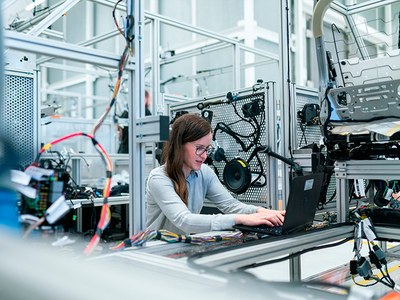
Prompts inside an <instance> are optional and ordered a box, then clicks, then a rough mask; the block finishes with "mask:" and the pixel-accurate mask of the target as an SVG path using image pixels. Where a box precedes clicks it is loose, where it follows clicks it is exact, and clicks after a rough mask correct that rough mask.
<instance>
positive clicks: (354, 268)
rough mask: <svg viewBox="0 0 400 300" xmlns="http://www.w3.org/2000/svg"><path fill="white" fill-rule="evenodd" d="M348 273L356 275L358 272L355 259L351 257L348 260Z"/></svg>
mask: <svg viewBox="0 0 400 300" xmlns="http://www.w3.org/2000/svg"><path fill="white" fill-rule="evenodd" d="M350 274H351V275H357V274H358V272H357V261H356V260H354V259H352V260H351V261H350Z"/></svg>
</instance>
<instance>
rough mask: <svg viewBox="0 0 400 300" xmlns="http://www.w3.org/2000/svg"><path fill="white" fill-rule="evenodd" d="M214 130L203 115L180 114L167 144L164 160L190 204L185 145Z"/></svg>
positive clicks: (174, 181)
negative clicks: (184, 159) (184, 164)
mask: <svg viewBox="0 0 400 300" xmlns="http://www.w3.org/2000/svg"><path fill="white" fill-rule="evenodd" d="M211 131H212V128H211V125H210V124H209V123H208V122H207V121H206V120H205V119H204V118H202V117H201V116H199V115H195V114H193V113H189V114H184V115H182V116H180V117H179V118H178V119H176V121H175V122H174V123H173V124H172V130H171V132H170V136H169V141H168V142H167V143H166V144H165V146H164V150H163V155H162V161H163V163H166V171H167V175H168V177H169V178H171V180H172V182H173V183H174V188H175V191H176V193H177V194H178V195H179V196H180V197H181V199H182V201H183V202H184V203H185V204H186V206H187V205H188V189H187V186H186V179H185V175H184V174H183V169H182V168H183V145H184V144H186V143H188V142H193V141H196V140H198V139H201V138H202V137H204V136H206V135H207V134H209V133H210V132H211Z"/></svg>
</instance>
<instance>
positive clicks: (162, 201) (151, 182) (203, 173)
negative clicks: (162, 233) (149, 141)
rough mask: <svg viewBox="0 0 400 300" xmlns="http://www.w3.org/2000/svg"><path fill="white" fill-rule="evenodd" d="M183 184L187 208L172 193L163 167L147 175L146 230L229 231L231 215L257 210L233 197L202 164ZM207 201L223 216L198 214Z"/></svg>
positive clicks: (170, 183)
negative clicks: (187, 193)
mask: <svg viewBox="0 0 400 300" xmlns="http://www.w3.org/2000/svg"><path fill="white" fill-rule="evenodd" d="M186 184H187V187H188V192H189V197H188V207H186V205H185V204H184V203H183V202H182V199H181V198H180V197H179V196H178V194H177V193H176V192H175V189H174V186H173V183H172V180H171V179H170V178H169V177H168V176H167V174H166V173H165V167H164V165H162V166H160V167H157V168H155V169H153V170H152V171H151V172H150V175H149V177H148V180H147V187H146V218H147V219H146V220H147V223H146V226H147V227H148V228H151V229H155V230H159V229H166V230H169V231H171V232H174V233H178V234H188V233H200V232H207V231H212V230H224V229H231V228H232V226H233V225H234V224H235V215H234V214H236V213H242V214H251V213H255V212H256V210H257V208H258V207H257V206H254V205H247V204H244V203H242V202H240V201H238V200H237V199H235V198H233V197H232V195H231V194H230V193H229V192H228V191H227V190H226V189H225V187H224V186H223V185H222V184H221V182H220V181H219V179H218V177H217V175H216V174H215V172H214V171H213V170H212V169H211V168H210V167H209V166H207V165H205V164H203V165H202V167H201V169H200V170H199V171H192V172H191V173H190V174H189V176H188V177H187V178H186ZM206 198H207V199H208V200H209V201H210V202H211V203H213V204H215V206H216V207H217V208H218V209H219V210H220V211H222V212H223V213H224V214H217V215H203V214H200V211H201V209H202V207H203V204H204V200H205V199H206Z"/></svg>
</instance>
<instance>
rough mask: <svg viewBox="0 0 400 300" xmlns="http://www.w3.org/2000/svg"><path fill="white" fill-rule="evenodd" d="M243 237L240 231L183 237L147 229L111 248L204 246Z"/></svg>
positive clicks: (168, 232) (163, 230)
mask: <svg viewBox="0 0 400 300" xmlns="http://www.w3.org/2000/svg"><path fill="white" fill-rule="evenodd" d="M242 236H243V235H242V233H241V232H240V231H237V232H232V233H223V234H219V235H212V236H202V235H181V234H176V233H173V232H171V231H168V230H165V229H161V230H152V229H145V230H143V231H141V232H139V233H137V234H135V235H133V236H132V237H130V238H127V239H125V240H124V241H122V242H120V243H119V244H117V245H116V246H113V247H111V248H110V249H111V250H122V249H125V248H129V247H133V246H136V247H137V246H141V245H143V244H144V243H145V242H148V241H151V240H161V241H165V242H167V243H179V242H182V243H190V244H195V245H202V244H207V243H213V242H221V241H229V240H235V239H239V238H241V237H242Z"/></svg>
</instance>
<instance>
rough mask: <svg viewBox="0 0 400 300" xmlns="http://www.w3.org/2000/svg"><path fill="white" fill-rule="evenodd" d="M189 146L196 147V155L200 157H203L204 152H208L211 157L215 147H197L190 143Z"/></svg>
mask: <svg viewBox="0 0 400 300" xmlns="http://www.w3.org/2000/svg"><path fill="white" fill-rule="evenodd" d="M189 144H191V145H192V146H194V147H195V148H196V151H195V153H196V154H197V155H198V156H201V155H203V153H204V152H206V153H207V155H210V154H211V153H213V152H214V147H213V146H208V147H203V146H198V145H195V144H193V143H190V142H189Z"/></svg>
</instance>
